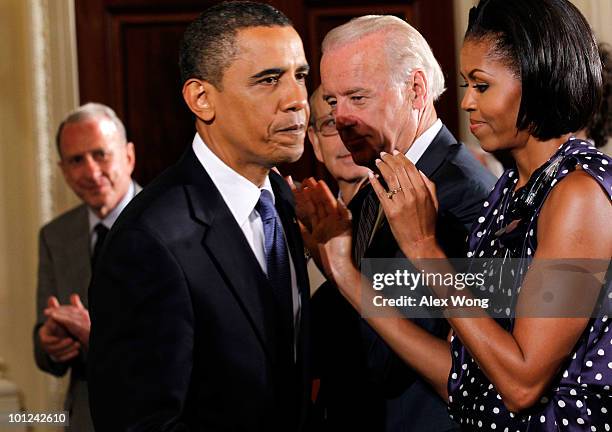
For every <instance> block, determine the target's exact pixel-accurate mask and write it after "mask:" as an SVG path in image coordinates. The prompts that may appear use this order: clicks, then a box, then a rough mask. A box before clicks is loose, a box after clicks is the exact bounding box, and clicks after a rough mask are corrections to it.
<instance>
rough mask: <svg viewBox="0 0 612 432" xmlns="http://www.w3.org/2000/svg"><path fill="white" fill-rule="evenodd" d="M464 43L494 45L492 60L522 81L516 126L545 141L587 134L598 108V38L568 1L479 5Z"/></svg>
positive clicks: (494, 0) (493, 0)
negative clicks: (565, 135)
mask: <svg viewBox="0 0 612 432" xmlns="http://www.w3.org/2000/svg"><path fill="white" fill-rule="evenodd" d="M465 41H475V42H480V41H487V42H489V41H490V42H491V43H492V44H493V49H492V52H491V53H490V54H491V55H492V56H493V57H495V58H498V59H500V60H501V61H503V62H505V63H506V64H507V65H508V66H509V67H510V68H511V69H512V70H513V71H514V73H515V74H516V76H517V77H518V78H519V79H520V80H521V83H522V98H521V105H520V108H519V113H518V118H517V122H516V126H517V128H518V129H519V130H528V131H529V132H530V133H531V134H532V135H533V136H534V137H536V138H538V139H541V140H547V139H551V138H556V137H559V136H561V135H563V134H566V133H570V132H575V131H578V130H580V129H583V128H584V127H585V126H586V125H587V124H588V122H589V120H590V119H591V117H592V116H593V114H594V113H595V111H596V110H597V108H598V107H599V102H600V100H601V92H602V82H601V79H602V78H601V61H600V60H599V54H598V50H597V44H596V42H595V37H594V36H593V33H592V31H591V28H590V26H589V24H588V22H587V21H586V19H585V18H584V17H583V16H582V14H581V13H580V12H579V11H578V9H576V7H575V6H574V5H572V4H571V3H570V2H569V1H567V0H481V1H480V2H479V4H478V6H477V7H475V8H472V10H471V11H470V19H469V24H468V29H467V32H466V34H465Z"/></svg>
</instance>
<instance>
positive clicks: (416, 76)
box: [407, 69, 429, 110]
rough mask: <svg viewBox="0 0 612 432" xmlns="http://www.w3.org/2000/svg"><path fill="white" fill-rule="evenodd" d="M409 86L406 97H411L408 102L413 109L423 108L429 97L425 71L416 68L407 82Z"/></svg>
mask: <svg viewBox="0 0 612 432" xmlns="http://www.w3.org/2000/svg"><path fill="white" fill-rule="evenodd" d="M407 84H408V85H409V86H410V87H409V89H408V90H409V91H408V97H409V98H410V99H411V100H410V102H411V103H412V106H413V107H414V108H415V109H419V110H420V109H424V108H425V107H426V106H427V101H428V99H429V91H428V87H427V77H426V76H425V72H423V71H422V70H420V69H417V70H416V71H415V72H414V73H413V74H412V80H411V82H408V83H407Z"/></svg>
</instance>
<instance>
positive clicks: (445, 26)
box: [75, 0, 458, 185]
mask: <svg viewBox="0 0 612 432" xmlns="http://www.w3.org/2000/svg"><path fill="white" fill-rule="evenodd" d="M214 3H216V1H206V0H75V4H76V21H77V22H76V29H77V46H78V64H79V87H80V95H81V96H80V97H81V102H82V103H85V102H90V101H94V102H102V103H105V104H107V105H109V106H111V107H112V108H113V109H115V110H116V111H117V114H118V115H119V117H120V118H121V119H123V121H124V122H125V125H126V128H127V131H128V137H129V139H131V140H132V141H133V142H134V143H135V145H136V169H135V172H134V176H135V178H136V179H137V180H138V181H139V182H140V183H141V184H143V185H144V184H147V183H148V182H149V181H150V180H151V179H152V178H153V177H155V176H156V175H157V174H159V173H160V172H161V171H162V170H163V169H164V168H166V167H167V166H169V165H170V164H172V163H173V162H175V161H176V160H177V158H178V157H179V156H180V154H182V152H183V151H184V149H185V148H186V147H187V146H188V145H190V144H191V141H192V139H193V135H194V133H195V128H194V120H193V117H192V115H191V113H190V112H189V110H188V109H187V107H186V106H185V104H184V102H183V99H182V95H181V82H180V78H179V70H178V46H179V41H180V38H181V36H182V33H183V31H184V29H185V28H186V26H187V25H188V24H189V22H191V21H192V20H193V19H194V18H195V17H196V16H197V15H198V14H199V13H200V12H201V11H203V10H204V9H205V8H206V7H208V6H210V5H211V4H214ZM268 3H270V4H272V5H273V6H275V7H277V8H278V9H280V10H282V11H283V12H284V13H285V14H287V16H288V17H289V18H290V19H291V20H292V21H293V22H294V25H295V28H296V30H297V31H298V32H299V33H300V35H301V36H302V39H303V40H304V49H305V51H306V55H307V57H308V61H309V63H310V65H311V67H312V74H311V79H310V83H309V87H310V89H313V88H316V86H317V85H318V84H319V67H318V66H319V65H318V62H319V60H320V43H321V41H322V39H323V37H324V36H325V33H326V32H327V31H329V30H330V29H331V28H333V27H335V26H337V25H339V24H342V23H344V22H346V21H348V20H349V19H351V18H353V17H355V16H360V15H364V14H371V13H377V14H393V15H397V16H400V17H402V18H404V19H406V20H407V21H408V22H410V23H411V24H412V25H414V26H415V27H416V28H417V29H419V31H421V33H422V34H423V35H424V36H425V38H426V39H427V40H428V42H429V43H430V45H431V47H432V49H433V51H434V54H435V55H436V57H437V59H438V61H439V62H440V64H441V66H442V69H443V71H444V73H445V77H446V86H447V91H446V92H445V94H444V95H443V96H442V98H441V99H440V101H439V102H438V107H437V108H438V114H439V115H440V117H441V118H442V119H443V120H444V122H445V123H446V125H447V126H448V127H449V128H450V129H451V131H453V132H455V133H457V122H458V118H457V92H456V71H455V53H454V46H455V45H454V30H453V9H452V1H451V0H412V1H403V2H396V3H389V2H381V1H373V0H370V1H360V0H352V1H341V0H332V1H321V0H295V1H293V0H273V1H269V2H268ZM281 171H282V172H283V173H284V174H291V175H293V177H294V178H295V179H298V180H299V179H303V178H304V177H306V176H309V175H315V176H316V177H319V178H321V177H323V178H328V179H329V176H328V174H327V173H326V172H325V169H324V168H323V167H322V165H321V164H318V163H317V162H316V159H315V157H314V155H313V153H312V149H311V147H310V145H309V144H307V145H306V149H305V152H304V156H303V157H302V158H301V159H300V160H299V161H298V162H296V163H294V164H291V165H288V166H283V167H281Z"/></svg>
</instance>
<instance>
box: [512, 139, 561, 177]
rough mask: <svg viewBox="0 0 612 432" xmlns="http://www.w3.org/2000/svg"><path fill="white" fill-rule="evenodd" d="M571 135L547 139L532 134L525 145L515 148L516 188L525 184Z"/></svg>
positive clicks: (513, 153)
mask: <svg viewBox="0 0 612 432" xmlns="http://www.w3.org/2000/svg"><path fill="white" fill-rule="evenodd" d="M570 136H571V134H566V135H562V136H561V137H559V138H553V139H550V140H546V141H541V140H538V139H537V138H535V137H533V136H530V137H529V139H528V140H527V143H526V144H525V145H524V146H522V147H520V148H516V149H513V150H512V151H511V152H512V157H513V158H514V161H515V162H516V168H517V171H518V178H519V181H518V183H517V184H516V189H518V188H520V187H522V186H524V185H525V184H526V183H527V181H528V180H529V177H531V174H533V172H534V171H535V170H536V169H538V168H539V167H541V166H542V165H543V164H544V163H545V162H546V161H547V160H548V159H550V157H551V156H552V155H553V154H555V152H556V151H557V149H558V148H559V146H561V145H562V144H564V143H565V142H566V141H567V140H568V139H569V137H570Z"/></svg>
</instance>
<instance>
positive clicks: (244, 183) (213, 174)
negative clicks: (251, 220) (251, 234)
mask: <svg viewBox="0 0 612 432" xmlns="http://www.w3.org/2000/svg"><path fill="white" fill-rule="evenodd" d="M192 148H193V151H194V153H195V155H196V157H197V158H198V160H199V161H200V163H201V164H202V166H203V167H204V169H205V170H206V172H207V173H208V175H209V176H210V178H211V180H212V182H213V183H214V185H215V186H216V188H217V189H218V190H219V193H220V194H221V196H222V197H223V200H224V201H225V204H227V206H228V207H229V209H230V212H231V213H232V215H233V216H234V218H235V219H236V221H237V222H238V225H240V226H242V225H243V224H244V223H245V222H246V221H247V219H248V217H249V215H250V214H251V213H252V212H253V209H254V208H255V205H256V204H257V201H259V196H260V195H261V190H260V188H259V187H257V186H255V184H253V183H252V182H251V181H250V180H248V179H246V178H245V177H243V176H242V175H240V174H238V173H237V172H236V171H234V170H233V169H232V168H230V167H229V166H228V165H227V164H226V163H225V162H223V161H222V160H221V159H219V157H218V156H217V155H216V154H214V153H213V152H212V150H211V149H210V148H208V146H207V145H206V143H205V142H204V141H203V140H202V138H201V137H200V135H199V134H198V133H196V134H195V137H194V138H193V144H192ZM261 189H267V190H268V191H270V193H271V194H272V197H273V199H274V192H273V191H272V184H271V183H270V178H269V176H266V179H265V180H264V184H263V186H262V187H261Z"/></svg>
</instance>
